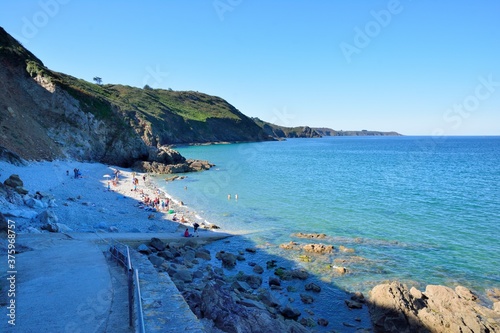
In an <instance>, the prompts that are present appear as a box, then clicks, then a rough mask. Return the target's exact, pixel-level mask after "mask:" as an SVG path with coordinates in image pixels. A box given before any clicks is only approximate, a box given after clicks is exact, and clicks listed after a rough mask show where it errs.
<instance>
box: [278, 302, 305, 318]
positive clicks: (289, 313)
mask: <svg viewBox="0 0 500 333" xmlns="http://www.w3.org/2000/svg"><path fill="white" fill-rule="evenodd" d="M280 313H281V314H282V315H283V317H285V318H286V319H293V320H297V319H298V318H299V317H300V315H301V313H300V311H299V310H296V309H294V308H292V307H290V306H289V305H287V306H285V307H283V308H281V309H280Z"/></svg>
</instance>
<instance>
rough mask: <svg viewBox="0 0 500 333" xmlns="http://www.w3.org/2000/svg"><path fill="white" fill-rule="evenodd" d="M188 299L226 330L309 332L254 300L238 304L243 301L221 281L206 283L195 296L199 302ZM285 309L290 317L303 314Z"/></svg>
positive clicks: (215, 323)
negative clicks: (199, 293) (236, 297)
mask: <svg viewBox="0 0 500 333" xmlns="http://www.w3.org/2000/svg"><path fill="white" fill-rule="evenodd" d="M193 299H195V298H193ZM187 301H188V304H189V305H190V307H191V308H192V309H193V308H196V307H199V313H200V316H201V317H202V318H206V319H209V320H211V321H212V322H213V323H214V325H215V327H217V328H218V329H219V330H221V331H224V332H296V333H302V332H308V331H307V330H306V329H305V328H304V327H303V326H301V325H300V324H298V323H296V322H293V321H285V320H282V319H279V318H275V316H273V315H272V314H271V313H270V312H269V311H267V310H266V309H265V308H264V307H262V306H256V305H257V304H256V303H255V302H249V301H248V300H247V301H243V302H244V303H245V304H246V305H248V306H245V305H243V304H239V302H241V300H240V301H239V302H238V301H237V300H236V299H235V298H234V297H233V296H232V295H231V293H230V292H229V290H227V289H225V288H224V283H222V282H210V283H207V284H206V285H205V287H204V288H203V290H202V292H201V297H200V298H199V299H195V301H196V302H197V303H194V304H193V302H190V301H189V299H188V300H187ZM283 311H284V313H286V314H287V315H288V316H289V318H292V317H293V318H295V319H297V318H298V317H299V316H300V312H298V311H296V310H293V309H290V308H286V309H284V310H283ZM193 312H195V310H193Z"/></svg>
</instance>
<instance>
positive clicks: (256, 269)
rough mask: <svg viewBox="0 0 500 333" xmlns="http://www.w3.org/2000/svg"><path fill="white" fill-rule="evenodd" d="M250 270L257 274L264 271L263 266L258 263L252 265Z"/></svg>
mask: <svg viewBox="0 0 500 333" xmlns="http://www.w3.org/2000/svg"><path fill="white" fill-rule="evenodd" d="M252 270H253V272H254V273H257V274H262V273H264V268H262V266H260V265H255V266H253V269H252Z"/></svg>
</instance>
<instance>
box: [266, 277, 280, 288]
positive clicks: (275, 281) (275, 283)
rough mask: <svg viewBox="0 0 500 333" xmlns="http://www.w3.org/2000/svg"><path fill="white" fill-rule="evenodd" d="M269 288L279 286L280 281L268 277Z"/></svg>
mask: <svg viewBox="0 0 500 333" xmlns="http://www.w3.org/2000/svg"><path fill="white" fill-rule="evenodd" d="M269 286H281V280H280V279H279V278H277V277H273V276H270V277H269Z"/></svg>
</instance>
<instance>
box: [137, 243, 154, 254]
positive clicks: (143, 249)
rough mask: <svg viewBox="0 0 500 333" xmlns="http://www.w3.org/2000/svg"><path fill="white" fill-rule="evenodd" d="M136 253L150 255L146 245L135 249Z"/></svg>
mask: <svg viewBox="0 0 500 333" xmlns="http://www.w3.org/2000/svg"><path fill="white" fill-rule="evenodd" d="M137 251H139V252H140V253H143V254H151V252H152V251H151V249H150V248H149V247H148V246H147V245H146V244H141V245H139V246H138V247H137Z"/></svg>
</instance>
